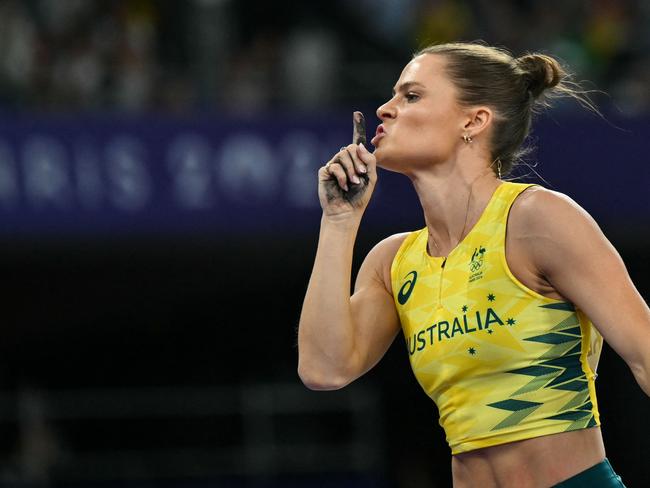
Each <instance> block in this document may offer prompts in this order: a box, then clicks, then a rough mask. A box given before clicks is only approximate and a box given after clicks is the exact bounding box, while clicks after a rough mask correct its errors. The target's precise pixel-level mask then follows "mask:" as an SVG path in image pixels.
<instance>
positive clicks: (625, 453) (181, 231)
mask: <svg viewBox="0 0 650 488" xmlns="http://www.w3.org/2000/svg"><path fill="white" fill-rule="evenodd" d="M648 26H650V4H649V3H648V2H647V1H643V0H594V1H592V2H582V1H573V0H569V1H567V0H564V1H555V0H552V1H547V2H535V1H532V0H528V1H526V0H520V1H500V2H494V1H487V0H466V1H461V0H455V1H452V0H439V1H422V0H373V1H370V0H357V1H356V2H346V1H342V0H338V1H335V0H330V1H327V2H324V1H314V2H288V1H275V2H268V1H261V0H242V1H237V2H235V1H231V0H188V1H171V0H158V1H154V0H131V1H126V0H125V1H118V0H105V1H100V0H96V1H91V0H22V1H18V0H0V269H1V270H2V274H1V275H0V276H1V278H2V279H1V285H0V286H1V288H0V292H1V293H2V295H1V296H2V302H1V303H2V309H3V313H2V316H1V317H2V330H3V332H4V333H3V336H2V338H3V340H2V341H0V352H1V356H0V357H1V358H2V359H1V361H2V363H1V367H0V381H1V383H0V484H1V485H2V486H30V487H31V486H39V487H40V486H55V487H66V488H67V487H95V486H97V487H99V486H101V487H154V486H155V487H158V486H160V487H180V486H183V487H186V486H187V487H204V486H211V487H212V486H233V487H240V486H241V487H285V486H286V487H312V486H318V487H324V486H325V487H328V486H332V487H334V486H336V487H340V486H343V487H348V486H349V487H386V488H389V487H391V488H392V487H421V486H428V487H446V486H451V481H450V453H449V449H448V447H447V446H446V444H445V441H444V435H443V432H442V430H441V429H440V428H439V427H438V425H437V413H436V410H435V407H434V406H433V405H432V404H431V402H430V401H429V400H428V398H427V397H426V396H425V395H424V394H423V393H422V392H421V391H420V389H419V386H418V385H417V383H416V382H415V379H414V378H413V375H412V373H411V371H410V368H409V366H408V361H407V357H406V356H407V355H406V354H404V347H403V339H402V338H401V337H398V339H397V340H396V341H395V344H394V345H393V346H392V348H391V349H390V350H389V352H388V354H387V355H386V357H385V358H384V360H383V361H382V362H381V363H380V364H379V366H377V367H376V368H375V369H374V370H373V371H371V372H370V373H369V374H368V375H366V376H365V377H364V378H362V379H360V380H358V381H357V382H355V383H354V384H352V385H350V386H349V387H347V388H346V389H344V390H342V391H339V392H331V393H315V392H310V391H308V390H306V389H305V388H304V387H303V386H302V385H301V384H300V382H299V380H298V378H297V375H296V372H295V369H296V365H297V350H296V347H295V328H296V325H297V319H298V315H299V312H300V305H301V301H302V298H303V295H304V291H305V286H306V284H307V280H308V278H309V273H310V271H311V264H312V260H313V256H314V252H315V246H316V239H317V235H318V225H319V216H320V212H319V206H318V200H317V195H316V170H317V168H318V167H319V166H321V165H322V164H323V163H324V162H326V161H327V160H328V159H329V158H330V157H331V154H333V153H334V152H335V151H336V150H338V148H339V147H340V146H341V145H343V144H346V143H347V142H348V141H349V140H350V138H351V133H352V123H351V114H352V111H353V110H362V111H363V112H364V113H365V114H366V118H367V120H368V126H369V127H368V130H369V132H374V129H375V127H376V124H377V123H378V122H377V119H376V117H375V115H374V112H375V110H376V107H377V106H378V105H380V104H381V103H382V102H383V101H384V100H385V99H387V98H388V97H389V96H390V92H391V89H392V86H393V84H394V83H395V81H396V80H397V78H398V76H399V73H400V71H401V69H402V67H403V66H404V65H405V64H406V63H407V62H408V61H409V59H410V56H411V55H412V53H413V52H415V51H416V50H418V49H419V48H422V47H424V46H426V45H428V44H430V43H438V42H445V41H453V40H468V41H470V40H477V39H482V40H485V41H486V42H488V43H490V44H495V45H499V46H505V47H507V48H509V49H510V50H512V51H513V53H514V54H517V55H520V54H523V53H524V52H527V51H542V52H545V53H549V54H552V55H555V56H557V57H559V58H560V59H562V60H563V61H564V62H565V63H567V64H568V65H569V66H570V67H571V68H572V69H573V70H574V71H575V72H576V75H577V79H579V80H588V81H587V82H586V83H585V87H586V88H588V89H592V90H595V91H594V93H593V95H592V96H593V98H594V100H595V101H596V102H597V103H598V105H599V107H600V109H601V110H602V112H603V114H604V117H603V118H601V117H598V116H596V115H594V114H592V113H589V112H588V111H586V110H584V109H582V108H580V107H578V106H576V105H574V104H572V103H560V104H559V105H558V106H556V107H555V109H553V110H552V111H550V112H548V113H547V114H545V115H542V116H540V117H539V119H538V120H537V121H536V124H535V126H534V129H533V134H532V137H531V141H530V142H531V144H532V145H533V146H535V147H536V151H535V152H534V153H533V155H532V156H531V157H530V159H529V161H528V162H527V163H528V164H527V165H523V166H522V167H520V168H519V169H518V170H517V171H518V172H517V175H518V176H519V177H521V178H522V179H523V180H524V181H535V182H542V183H543V184H545V185H547V186H549V187H551V188H553V189H556V190H559V191H563V192H566V193H568V194H569V195H570V196H572V197H573V198H574V199H575V200H576V201H577V202H578V203H580V204H581V205H582V206H584V207H585V208H586V209H587V210H588V211H589V212H590V213H591V214H592V215H593V216H594V217H595V218H596V219H597V220H598V222H599V224H600V225H601V227H602V228H603V230H604V231H605V233H606V234H607V235H608V237H609V238H610V240H611V241H612V242H613V243H614V245H615V246H616V247H617V249H618V250H619V252H620V253H621V255H622V256H623V258H624V260H625V262H626V264H627V265H628V269H629V271H630V274H631V275H632V278H633V280H634V281H635V283H636V284H637V286H638V288H639V290H640V291H641V293H642V295H643V296H644V297H648V296H649V294H650V265H649V260H648V257H647V250H648V248H649V244H650V199H649V198H648V190H649V189H650V171H648V169H647V164H648V161H647V141H648V137H649V136H650V28H649V27H648ZM421 226H423V219H422V215H421V211H420V209H419V206H418V204H417V200H416V198H415V194H414V192H413V191H412V189H411V187H410V184H409V182H408V181H407V180H406V179H405V178H403V177H400V176H399V175H395V174H389V173H386V172H382V173H381V174H380V182H379V185H378V188H377V191H376V194H375V196H374V198H373V201H372V202H371V205H370V207H369V209H368V211H367V214H366V217H365V219H364V223H363V226H362V229H361V232H360V237H359V240H358V243H357V250H356V251H357V253H356V257H355V264H354V267H355V271H356V269H357V268H358V265H359V264H360V260H361V258H362V256H363V255H365V253H366V252H367V251H368V250H369V249H370V248H371V247H372V245H374V243H376V242H377V241H378V240H380V239H381V238H383V237H385V236H386V235H389V234H391V233H395V232H401V231H405V230H410V229H415V228H418V227H421ZM594 265H597V263H594ZM621 320H625V312H624V311H621ZM598 392H599V400H600V402H599V404H600V405H599V407H600V411H601V420H602V422H603V435H604V437H605V442H606V447H607V449H608V457H609V458H610V460H611V461H612V463H613V465H614V467H615V469H617V470H618V471H619V473H620V474H621V475H622V476H623V479H624V481H626V482H627V483H628V486H642V485H643V483H644V481H643V480H647V477H648V470H647V466H646V464H644V463H646V460H647V456H648V453H649V452H650V446H649V445H648V440H647V439H648V438H649V436H650V420H649V419H648V416H647V412H648V406H649V400H648V398H647V397H645V395H643V393H642V392H641V390H640V388H638V386H637V385H636V383H635V382H634V379H633V377H632V375H631V373H630V372H629V371H628V369H627V367H626V365H625V363H624V362H623V361H622V360H621V359H620V358H619V357H618V356H616V354H615V353H613V351H612V350H611V349H609V348H608V347H606V348H605V350H604V352H603V357H602V359H601V364H600V367H599V380H598Z"/></svg>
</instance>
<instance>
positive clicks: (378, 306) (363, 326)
mask: <svg viewBox="0 0 650 488" xmlns="http://www.w3.org/2000/svg"><path fill="white" fill-rule="evenodd" d="M402 241H403V238H400V236H399V235H398V236H392V237H390V238H388V239H386V240H384V241H382V242H381V243H380V244H378V245H377V246H375V248H374V249H373V250H372V251H370V253H369V254H368V256H367V257H366V259H365V260H364V262H363V264H362V265H361V268H360V269H359V273H358V275H357V279H356V283H355V289H354V294H353V295H352V297H351V298H350V307H351V312H352V319H353V322H354V327H355V344H356V348H355V349H356V351H357V353H358V355H359V360H360V361H361V363H362V370H363V372H364V373H365V372H366V371H368V370H369V369H370V368H372V367H373V366H374V365H375V364H377V362H378V361H379V360H380V359H381V358H382V356H383V355H384V354H385V353H386V351H387V350H388V348H389V347H390V345H391V343H392V342H393V340H394V339H395V336H396V335H397V333H398V332H399V330H400V322H399V317H398V315H397V310H396V308H395V302H394V300H393V296H392V295H391V292H390V291H389V288H388V286H389V285H390V283H386V271H387V269H388V270H389V269H390V263H391V262H392V259H393V257H394V256H395V253H396V252H397V249H398V248H399V244H400V243H401V242H402Z"/></svg>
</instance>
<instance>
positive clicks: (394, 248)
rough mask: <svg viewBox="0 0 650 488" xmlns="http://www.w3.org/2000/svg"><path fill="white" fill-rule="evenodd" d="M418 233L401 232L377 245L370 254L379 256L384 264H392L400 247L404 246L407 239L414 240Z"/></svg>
mask: <svg viewBox="0 0 650 488" xmlns="http://www.w3.org/2000/svg"><path fill="white" fill-rule="evenodd" d="M416 232H417V231H415V232H400V233H397V234H393V235H390V236H388V237H386V238H384V239H382V240H381V241H379V242H378V243H377V244H375V247H373V248H372V250H371V251H370V253H369V254H371V253H374V254H377V255H378V256H381V258H382V259H381V260H382V262H385V263H388V264H390V263H392V262H393V259H395V256H396V255H397V252H398V251H399V249H400V247H402V244H404V242H405V241H406V240H407V239H412V238H413V237H414V236H415V234H416Z"/></svg>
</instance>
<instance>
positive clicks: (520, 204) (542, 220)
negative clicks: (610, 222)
mask: <svg viewBox="0 0 650 488" xmlns="http://www.w3.org/2000/svg"><path fill="white" fill-rule="evenodd" d="M578 222H584V223H587V222H589V223H590V224H593V223H594V222H593V219H592V218H591V216H590V215H589V214H588V213H587V211H586V210H584V209H583V208H582V207H581V206H580V205H578V203H576V202H575V201H574V200H573V199H572V198H570V197H569V196H567V195H565V194H564V193H560V192H558V191H554V190H549V189H547V188H544V187H542V186H538V185H535V186H531V187H529V188H526V189H525V190H524V191H523V192H522V193H521V194H520V195H519V196H518V197H517V199H516V200H515V201H514V203H513V204H512V208H511V210H510V217H509V219H508V224H509V231H510V227H514V228H515V229H516V228H521V229H528V230H537V231H539V230H541V229H549V230H555V231H559V232H571V230H572V227H571V226H572V224H576V223H578Z"/></svg>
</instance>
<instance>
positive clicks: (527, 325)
mask: <svg viewBox="0 0 650 488" xmlns="http://www.w3.org/2000/svg"><path fill="white" fill-rule="evenodd" d="M529 186H531V185H524V184H519V183H502V184H501V185H499V187H498V188H497V189H496V191H495V192H494V195H492V198H491V200H490V202H489V203H488V205H487V207H486V209H485V210H484V212H483V214H482V215H481V217H480V219H479V220H478V222H477V223H476V225H475V226H474V228H473V229H472V230H471V231H470V233H469V234H468V235H467V236H466V237H465V238H464V239H463V240H462V241H461V242H460V244H458V246H457V247H456V248H455V249H454V250H453V251H452V252H451V253H450V254H449V256H447V258H443V257H431V256H429V254H428V253H427V238H428V232H427V229H426V228H424V229H422V230H419V231H415V232H412V233H411V234H409V236H407V238H406V239H405V241H404V242H403V243H402V245H401V247H400V249H399V251H398V252H397V254H396V256H395V259H394V260H393V263H392V267H391V280H392V286H393V294H394V298H395V305H396V307H397V311H398V313H399V317H400V320H401V324H402V330H403V332H404V336H405V338H406V346H407V349H408V354H409V359H410V362H411V367H412V369H413V372H414V373H415V376H416V378H417V380H418V382H419V383H420V385H421V386H422V388H423V389H424V391H425V392H426V393H427V395H429V397H430V398H431V399H432V400H433V401H434V402H435V403H436V405H437V406H438V410H439V412H440V425H441V426H442V427H443V429H444V430H445V433H446V436H447V442H448V443H449V446H450V447H451V451H452V454H458V453H461V452H466V451H471V450H473V449H479V448H482V447H488V446H494V445H498V444H504V443H507V442H513V441H518V440H522V439H529V438H533V437H539V436H543V435H548V434H555V433H559V432H565V431H570V430H578V429H584V428H587V427H592V426H596V425H600V419H599V414H598V405H597V403H596V390H595V384H594V381H595V378H596V374H595V370H596V365H597V363H598V358H599V356H600V351H601V348H602V337H601V336H600V334H599V333H598V331H597V330H596V329H595V328H594V327H593V326H592V324H591V322H590V321H589V319H588V318H587V317H586V316H585V315H584V314H583V313H582V312H581V311H580V310H576V309H575V307H574V306H573V305H572V304H571V303H568V302H562V301H559V300H554V299H552V298H547V297H544V296H542V295H540V294H539V293H536V292H535V291H533V290H531V289H529V288H527V287H526V286H525V285H523V284H522V283H521V282H519V281H518V280H517V278H516V277H515V276H514V275H513V274H512V273H511V272H510V269H509V268H508V265H507V263H506V256H505V237H506V224H507V220H508V213H509V211H510V207H511V206H512V203H513V202H514V200H515V199H516V198H517V196H518V195H519V194H520V193H521V192H522V191H524V190H525V189H526V188H528V187H529Z"/></svg>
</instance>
